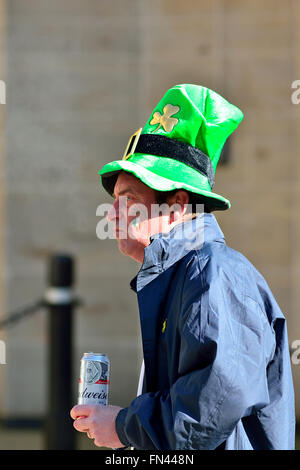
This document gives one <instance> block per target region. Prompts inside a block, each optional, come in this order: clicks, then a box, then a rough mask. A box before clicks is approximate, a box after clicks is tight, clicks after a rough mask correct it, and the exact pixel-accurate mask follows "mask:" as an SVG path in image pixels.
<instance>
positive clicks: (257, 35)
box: [0, 0, 300, 416]
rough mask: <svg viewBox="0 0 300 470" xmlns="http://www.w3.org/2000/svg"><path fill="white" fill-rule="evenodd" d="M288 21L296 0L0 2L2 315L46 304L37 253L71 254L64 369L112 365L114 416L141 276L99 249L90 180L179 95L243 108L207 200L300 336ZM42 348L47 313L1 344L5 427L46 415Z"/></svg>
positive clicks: (293, 17)
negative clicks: (72, 293)
mask: <svg viewBox="0 0 300 470" xmlns="http://www.w3.org/2000/svg"><path fill="white" fill-rule="evenodd" d="M299 21H300V11H299V6H298V3H297V2H296V1H295V2H294V1H292V0H288V1H287V2H282V1H280V0H266V1H264V2H259V1H258V0H204V1H201V2H198V1H196V0H186V1H185V2H182V0H152V1H151V2H149V1H146V0H115V1H114V2H109V1H105V0H101V1H99V0H89V1H80V0H64V1H58V0H52V1H51V2H49V1H41V0H27V1H26V2H21V1H17V0H10V1H9V2H7V15H6V30H7V32H6V55H7V70H6V76H7V79H6V80H7V104H6V108H5V109H6V113H7V116H6V133H5V147H6V150H5V181H6V189H5V195H4V196H3V197H2V200H4V201H5V214H6V215H5V216H4V215H3V217H2V220H3V221H5V228H6V236H7V242H6V246H5V249H6V251H5V253H6V260H5V262H3V270H4V272H6V277H5V282H4V284H5V292H6V300H5V308H6V311H9V310H12V309H14V308H16V307H18V306H22V305H23V304H24V303H26V302H30V301H31V300H33V299H35V298H36V297H39V296H40V295H41V293H43V290H44V285H45V260H46V257H47V255H48V254H49V253H51V252H52V251H54V250H67V251H69V252H71V253H74V254H76V256H77V261H78V279H77V285H78V293H79V294H80V295H81V296H82V297H83V298H84V300H85V305H84V306H83V307H82V308H80V310H78V312H77V314H76V361H77V362H78V365H79V357H80V355H81V354H82V352H84V351H87V350H97V351H99V352H103V351H105V352H107V353H108V355H109V356H110V358H111V362H112V381H111V401H112V402H114V403H115V404H120V405H126V404H127V403H128V402H129V401H130V400H131V399H132V398H133V397H134V395H135V391H136V385H137V378H138V370H139V365H140V359H141V354H140V333H139V320H138V311H137V305H136V301H135V296H134V294H133V293H132V292H130V291H129V289H128V283H129V280H130V279H131V278H132V277H133V276H134V275H135V273H136V271H137V269H138V267H137V265H136V264H135V263H134V262H133V261H131V260H128V259H126V258H124V257H122V256H121V255H120V254H119V253H118V251H117V247H116V244H115V242H114V241H111V240H110V241H109V240H106V241H100V240H98V239H97V238H96V234H95V229H96V224H97V221H98V220H97V217H96V208H97V206H98V205H99V204H100V203H102V202H108V201H109V199H108V197H107V196H106V195H105V194H104V192H103V191H102V190H101V188H100V186H99V184H98V176H97V170H98V169H99V168H100V167H101V166H102V164H103V163H105V162H107V161H109V160H111V159H115V158H118V157H119V156H120V155H121V154H122V153H123V150H124V147H125V145H126V143H127V140H128V137H129V135H130V134H132V133H133V132H134V131H135V130H136V129H137V128H138V127H140V126H143V124H144V123H145V122H146V120H147V119H148V116H149V113H151V111H152V109H153V107H154V105H155V104H156V103H157V102H158V101H159V99H160V98H161V96H162V94H163V93H164V92H165V91H166V90H167V89H168V88H169V87H171V86H172V85H175V84H177V83H184V82H185V83H199V84H202V85H204V86H208V87H210V88H213V89H215V90H216V91H217V92H219V93H221V94H223V95H224V96H225V97H226V98H227V99H228V100H229V101H232V102H233V103H234V104H236V105H237V106H239V107H240V108H241V109H242V110H243V111H244V114H245V119H244V122H243V123H242V125H241V126H240V128H239V130H238V131H237V133H236V135H235V136H234V137H233V138H232V140H231V154H230V162H229V164H228V165H223V166H220V167H219V168H218V170H217V175H216V185H215V188H214V190H215V191H216V192H218V193H219V194H223V195H224V196H226V197H228V198H229V199H230V200H231V203H232V208H231V210H230V211H228V212H226V213H216V216H217V219H218V221H219V223H220V226H221V228H222V230H223V232H224V234H225V236H226V239H227V243H228V244H229V245H230V246H232V247H233V248H235V249H237V250H239V251H241V252H243V254H245V255H246V256H247V257H248V258H249V259H250V260H251V261H252V262H253V263H254V264H255V265H256V267H257V268H258V269H259V270H260V271H261V273H262V274H263V275H264V276H265V278H266V279H267V281H268V282H269V285H270V287H271V289H272V290H273V293H274V295H275V297H276V299H277V301H278V303H279V305H280V306H281V308H282V310H283V312H284V313H285V315H286V317H287V320H288V327H289V333H290V342H292V341H293V340H294V339H298V338H299V339H300V322H299V320H298V309H299V305H300V298H299V288H298V279H299V270H300V249H299V248H298V243H297V241H298V239H299V237H298V234H299V230H300V224H299V217H298V210H297V201H298V199H297V196H298V194H299V187H300V186H299V178H300V173H299V170H300V167H299V159H297V153H298V151H299V148H300V141H299V137H298V129H297V126H298V123H299V117H300V116H299V112H300V111H299V109H300V105H299V107H297V106H296V105H293V104H292V103H291V83H292V82H293V80H295V79H297V78H300V76H299V74H300V69H299V55H298V51H297V46H296V44H297V39H298V44H299V38H298V35H299V33H298V31H299ZM297 74H298V77H297ZM0 78H1V77H0ZM0 217H1V213H0ZM2 246H4V245H3V243H2ZM46 340H47V337H46V318H45V315H44V314H37V315H36V316H35V317H34V318H29V319H27V320H24V321H23V322H22V323H20V324H19V325H18V326H16V327H15V328H14V329H13V330H10V331H8V332H7V365H6V366H5V367H6V377H7V379H6V381H5V383H2V386H1V387H2V394H3V400H2V403H1V407H2V413H3V414H4V415H23V416H26V415H27V416H32V415H39V414H41V413H43V411H44V408H45V393H46V381H45V379H46V377H45V363H46V351H47V350H46ZM75 370H76V368H75ZM299 370H300V365H299V366H293V373H294V377H295V384H296V387H297V390H298V389H299V386H300V383H299V381H300V376H299ZM74 387H76V384H75V385H74ZM299 406H300V404H299V402H297V407H298V414H299V413H300V409H299Z"/></svg>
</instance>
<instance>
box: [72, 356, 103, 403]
mask: <svg viewBox="0 0 300 470" xmlns="http://www.w3.org/2000/svg"><path fill="white" fill-rule="evenodd" d="M109 368H110V363H109V359H108V357H107V355H106V354H98V353H97V354H96V353H93V352H88V353H84V355H83V357H82V358H81V363H80V378H79V393H78V404H79V405H91V404H93V405H97V404H98V405H107V403H108V385H109Z"/></svg>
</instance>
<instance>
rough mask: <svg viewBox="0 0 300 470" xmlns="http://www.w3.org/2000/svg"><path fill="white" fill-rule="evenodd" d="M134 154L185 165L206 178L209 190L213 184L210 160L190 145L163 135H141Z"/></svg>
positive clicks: (213, 178)
mask: <svg viewBox="0 0 300 470" xmlns="http://www.w3.org/2000/svg"><path fill="white" fill-rule="evenodd" d="M134 153H144V154H148V155H154V156H157V157H166V158H172V159H173V160H177V161H179V162H181V163H185V164H186V165H188V166H190V167H191V168H193V169H194V170H196V171H199V172H200V173H202V174H203V175H204V176H206V177H207V179H208V181H209V184H210V187H211V189H212V188H213V185H214V183H215V175H214V170H213V166H212V163H211V161H210V158H209V157H208V156H207V155H206V154H205V153H203V152H202V151H201V150H199V149H198V148H196V147H193V146H192V145H189V144H186V143H184V142H180V141H178V140H174V139H170V138H169V137H165V136H163V135H154V134H141V135H140V136H139V139H138V142H137V144H136V147H135V149H134Z"/></svg>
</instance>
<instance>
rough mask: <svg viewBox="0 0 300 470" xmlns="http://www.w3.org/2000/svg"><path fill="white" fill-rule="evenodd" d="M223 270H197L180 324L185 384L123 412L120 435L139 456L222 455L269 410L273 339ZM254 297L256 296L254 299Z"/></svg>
mask: <svg viewBox="0 0 300 470" xmlns="http://www.w3.org/2000/svg"><path fill="white" fill-rule="evenodd" d="M248 294H249V290H247V294H246V290H245V288H244V286H243V285H239V286H236V285H234V283H233V282H232V279H231V280H228V276H227V275H226V274H225V273H224V272H223V271H222V269H221V268H218V273H217V275H216V273H215V274H214V273H213V272H210V271H209V270H207V269H204V270H200V268H197V267H196V268H195V267H194V269H193V272H192V273H191V272H190V275H189V276H187V278H186V281H185V283H184V287H183V290H182V302H181V314H180V318H179V319H178V329H179V331H180V351H179V364H178V379H177V380H176V381H175V382H174V383H173V384H172V386H171V387H170V389H168V390H160V391H157V392H156V393H144V394H142V395H140V396H138V397H137V398H136V399H135V400H134V401H133V402H132V403H131V405H130V406H129V407H127V408H124V409H123V410H121V411H120V413H119V415H118V416H117V420H116V430H117V433H118V436H119V439H120V440H121V442H123V443H124V445H125V446H128V445H131V446H133V447H135V448H136V449H149V450H151V449H158V450H166V449H180V450H182V449H189V450H195V449H215V448H217V447H218V446H219V445H221V444H222V443H223V442H224V441H225V440H226V439H227V438H228V437H229V436H230V434H231V433H232V432H233V430H234V428H235V427H236V425H237V423H238V421H239V420H240V419H241V418H242V417H243V416H247V415H249V414H252V413H253V412H255V411H256V410H259V409H260V408H262V407H264V406H265V405H267V404H268V403H269V394H268V384H267V377H266V367H267V364H268V362H269V361H270V360H271V358H272V355H273V354H274V349H275V339H274V332H273V331H272V328H271V326H270V324H269V323H268V321H267V317H266V315H265V314H264V312H263V311H262V310H261V308H260V306H259V304H258V302H256V301H255V300H254V299H253V298H252V297H250V296H249V295H248ZM253 297H254V296H253Z"/></svg>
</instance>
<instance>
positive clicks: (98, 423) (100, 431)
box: [70, 405, 124, 449]
mask: <svg viewBox="0 0 300 470" xmlns="http://www.w3.org/2000/svg"><path fill="white" fill-rule="evenodd" d="M121 409H122V408H120V407H119V406H111V405H108V406H104V405H76V406H74V407H73V408H72V410H71V412H70V414H71V417H72V418H73V419H74V420H75V421H74V423H73V426H74V428H75V429H77V431H80V432H86V433H88V436H89V437H90V438H91V439H94V444H95V445H96V446H98V447H111V448H113V449H117V448H119V447H124V444H122V442H121V441H120V440H119V438H118V435H117V432H116V426H115V421H116V417H117V414H118V413H119V411H120V410H121Z"/></svg>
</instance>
